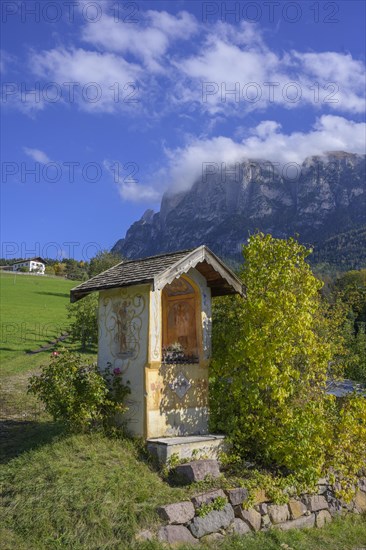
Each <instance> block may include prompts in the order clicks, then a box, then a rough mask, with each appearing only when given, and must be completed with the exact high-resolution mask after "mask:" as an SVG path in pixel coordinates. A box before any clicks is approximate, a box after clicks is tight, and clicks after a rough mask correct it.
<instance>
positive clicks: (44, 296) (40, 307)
mask: <svg viewBox="0 0 366 550" xmlns="http://www.w3.org/2000/svg"><path fill="white" fill-rule="evenodd" d="M76 284H77V283H76V282H75V281H67V280H65V279H56V278H51V277H50V278H49V277H42V276H34V275H14V274H10V273H0V290H1V310H2V312H1V344H0V361H1V365H2V368H1V373H2V375H3V376H4V375H7V374H11V373H15V372H22V371H24V370H28V369H30V368H32V367H36V366H37V365H38V364H39V362H40V357H41V362H42V360H44V358H45V356H48V352H47V353H46V354H45V353H42V354H39V355H38V356H25V352H26V351H27V350H34V349H37V348H39V347H41V346H42V345H44V344H46V343H48V342H49V341H50V340H54V339H55V338H57V337H58V336H60V334H61V333H62V332H63V331H64V330H65V327H66V326H67V310H66V307H65V305H66V304H68V303H69V291H70V289H71V288H72V287H73V286H75V285H76Z"/></svg>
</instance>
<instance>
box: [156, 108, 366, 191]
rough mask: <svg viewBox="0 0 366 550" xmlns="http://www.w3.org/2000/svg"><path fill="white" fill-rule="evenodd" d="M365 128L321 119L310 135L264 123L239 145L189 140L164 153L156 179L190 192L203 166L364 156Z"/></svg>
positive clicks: (218, 139)
mask: <svg viewBox="0 0 366 550" xmlns="http://www.w3.org/2000/svg"><path fill="white" fill-rule="evenodd" d="M365 136H366V124H365V123H357V122H353V121H350V120H347V119H345V118H343V117H339V116H334V115H323V116H321V117H320V118H319V119H318V120H317V121H316V123H315V124H314V127H313V129H311V130H310V131H309V132H292V133H291V134H285V133H283V132H281V126H280V125H279V124H278V123H276V122H274V121H263V122H261V123H260V124H259V125H258V126H256V127H255V128H253V129H252V131H251V135H250V136H249V137H247V138H246V139H244V140H243V141H241V142H237V141H234V140H233V139H231V138H228V137H224V136H218V137H214V138H211V139H202V140H200V139H191V140H190V142H189V143H188V144H187V145H186V146H185V147H182V148H177V149H174V150H168V151H167V157H168V162H167V166H166V168H164V169H162V170H161V171H160V173H159V174H158V176H159V177H160V178H161V180H162V181H164V182H165V184H166V187H168V186H169V188H170V189H172V190H174V191H181V190H185V189H189V188H190V187H191V186H192V184H193V183H194V182H195V181H196V180H197V179H198V178H200V177H201V175H202V171H203V165H204V163H221V162H223V163H225V164H227V165H232V164H235V163H237V162H242V161H243V160H245V159H263V160H269V161H272V162H274V163H276V162H277V163H280V164H282V165H283V164H285V163H288V162H295V163H297V164H299V165H300V164H301V163H302V162H303V161H304V159H305V158H306V157H308V156H312V155H319V154H322V153H324V152H327V151H340V150H341V151H347V152H353V153H359V154H363V153H364V152H365V146H366V144H365Z"/></svg>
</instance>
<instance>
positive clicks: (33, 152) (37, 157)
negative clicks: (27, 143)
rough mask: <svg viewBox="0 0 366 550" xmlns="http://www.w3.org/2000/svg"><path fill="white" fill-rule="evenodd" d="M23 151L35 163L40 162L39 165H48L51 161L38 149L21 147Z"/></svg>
mask: <svg viewBox="0 0 366 550" xmlns="http://www.w3.org/2000/svg"><path fill="white" fill-rule="evenodd" d="M23 151H24V153H25V154H26V155H28V157H30V158H32V159H33V160H34V161H35V162H40V163H41V164H48V163H49V162H52V161H51V159H50V158H49V157H48V156H47V155H46V153H45V152H44V151H41V150H40V149H32V148H31V147H23Z"/></svg>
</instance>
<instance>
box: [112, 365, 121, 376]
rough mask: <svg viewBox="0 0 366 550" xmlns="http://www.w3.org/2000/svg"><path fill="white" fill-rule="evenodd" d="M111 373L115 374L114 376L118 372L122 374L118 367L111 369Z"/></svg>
mask: <svg viewBox="0 0 366 550" xmlns="http://www.w3.org/2000/svg"><path fill="white" fill-rule="evenodd" d="M113 374H115V375H116V376H118V375H119V374H122V371H121V369H120V368H119V367H117V368H115V369H113Z"/></svg>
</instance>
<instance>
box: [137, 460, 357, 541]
mask: <svg viewBox="0 0 366 550" xmlns="http://www.w3.org/2000/svg"><path fill="white" fill-rule="evenodd" d="M214 463H216V464H214ZM183 467H185V468H183ZM178 469H180V471H181V473H182V471H183V472H184V473H185V474H186V476H187V479H188V478H189V479H190V480H192V479H193V478H195V479H196V480H200V481H201V480H202V479H205V477H206V476H207V475H212V477H218V475H220V472H219V467H218V464H217V462H216V461H214V460H202V461H193V462H191V463H188V464H182V465H180V466H178V467H177V470H178ZM190 482H191V481H190ZM334 490H335V487H334V486H333V485H332V484H331V483H330V482H329V481H328V480H327V479H325V478H323V479H320V480H319V482H318V490H317V494H304V495H301V497H298V498H295V497H293V498H290V499H289V502H288V503H287V504H280V505H279V504H274V503H271V502H268V498H267V496H266V495H265V493H264V492H263V491H259V492H258V496H259V495H261V498H262V502H258V500H260V499H258V496H257V498H256V499H255V504H254V505H253V506H252V507H251V508H249V509H245V508H243V505H244V506H245V503H246V502H247V500H248V497H249V491H248V490H247V489H245V488H242V487H238V488H233V489H227V490H225V491H224V490H222V489H214V490H211V491H206V492H204V493H200V494H198V495H196V496H194V497H192V498H191V501H190V502H189V501H186V502H178V503H174V504H168V505H166V506H160V507H159V508H158V513H159V515H160V517H161V518H162V519H163V520H164V521H165V522H166V523H167V525H165V526H163V527H161V528H160V530H159V532H158V538H159V540H160V541H163V542H165V543H168V544H170V545H174V546H175V545H179V544H187V543H188V544H197V543H198V542H199V541H202V542H203V541H206V542H209V541H210V542H214V541H219V540H221V539H222V538H223V537H224V536H225V535H232V534H236V535H240V536H245V535H246V534H248V533H251V532H253V531H261V530H262V531H267V530H268V529H274V528H276V529H280V530H282V531H287V530H289V529H304V528H311V527H318V528H321V527H323V526H324V525H325V524H327V523H329V522H331V521H332V519H333V517H334V516H336V515H338V514H345V513H349V512H354V513H359V514H360V513H364V512H366V478H360V480H359V483H358V489H357V492H356V495H355V497H354V499H353V501H352V502H351V503H349V504H347V503H345V502H344V501H342V500H340V499H338V498H336V496H335V492H334ZM217 498H220V499H223V498H225V499H226V501H227V503H226V505H224V506H223V508H222V509H221V510H215V509H211V510H209V511H208V512H207V513H206V514H205V515H202V514H201V515H200V514H199V509H200V507H201V506H202V505H206V506H210V505H214V503H215V501H216V499H217ZM138 538H139V539H140V540H141V539H145V540H146V539H147V540H150V539H151V532H150V531H141V532H140V533H139V535H138Z"/></svg>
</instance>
